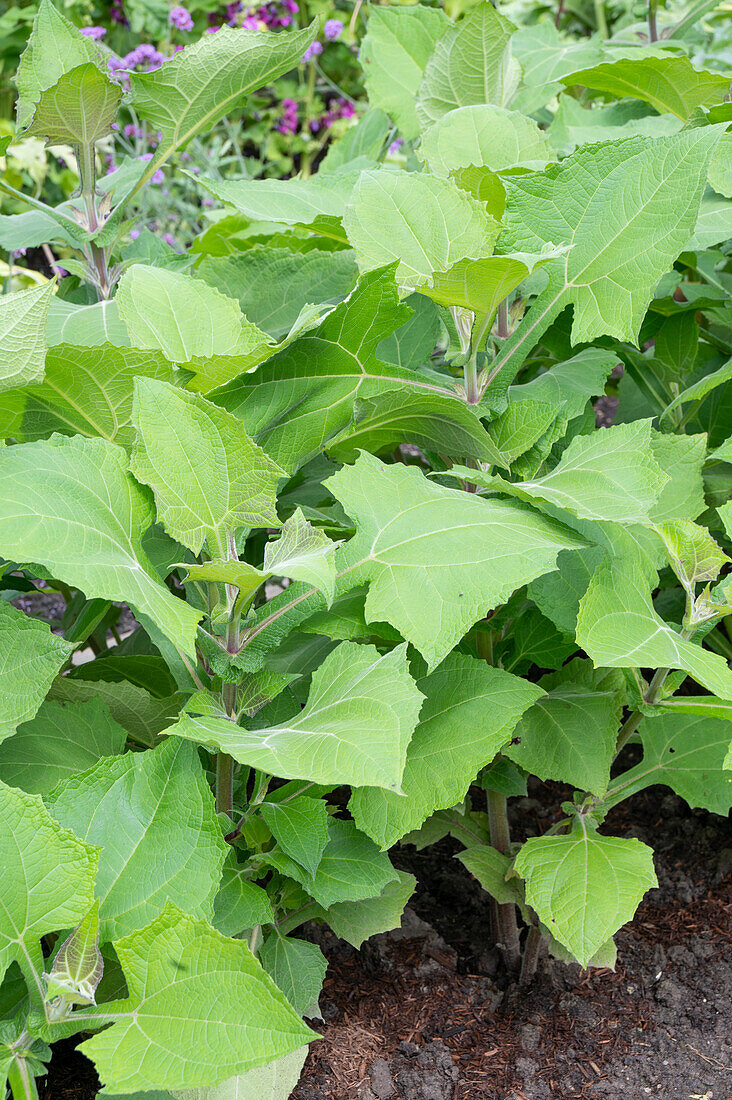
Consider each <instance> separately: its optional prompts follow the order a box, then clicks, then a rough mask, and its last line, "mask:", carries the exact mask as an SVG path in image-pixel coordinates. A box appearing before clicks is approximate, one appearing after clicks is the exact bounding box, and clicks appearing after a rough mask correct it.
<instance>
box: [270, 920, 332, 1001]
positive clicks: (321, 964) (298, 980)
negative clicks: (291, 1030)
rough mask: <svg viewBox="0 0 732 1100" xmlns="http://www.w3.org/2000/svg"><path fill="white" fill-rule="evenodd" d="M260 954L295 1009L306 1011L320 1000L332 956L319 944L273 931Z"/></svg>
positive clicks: (272, 976) (271, 975)
mask: <svg viewBox="0 0 732 1100" xmlns="http://www.w3.org/2000/svg"><path fill="white" fill-rule="evenodd" d="M258 957H259V961H260V962H261V964H262V966H263V967H264V969H265V970H266V971H267V973H268V974H269V975H270V977H271V978H273V979H274V981H275V982H276V984H277V985H278V986H279V988H280V989H281V990H282V992H283V993H284V995H285V996H286V997H287V999H288V1001H289V1002H290V1004H291V1005H292V1007H293V1008H294V1009H295V1012H297V1013H299V1014H300V1015H303V1013H305V1012H307V1010H308V1009H309V1008H312V1006H313V1005H316V1004H317V1003H318V998H319V996H320V991H321V990H322V988H323V981H324V979H325V972H326V970H327V969H328V960H327V959H326V957H325V955H324V954H323V952H322V951H321V950H320V948H319V947H318V945H317V944H315V943H308V942H307V941H306V940H297V939H293V937H292V936H283V935H282V934H281V933H279V932H273V933H272V934H271V935H270V936H268V937H267V939H266V940H265V941H264V943H263V944H262V946H261V947H260V949H259V952H258Z"/></svg>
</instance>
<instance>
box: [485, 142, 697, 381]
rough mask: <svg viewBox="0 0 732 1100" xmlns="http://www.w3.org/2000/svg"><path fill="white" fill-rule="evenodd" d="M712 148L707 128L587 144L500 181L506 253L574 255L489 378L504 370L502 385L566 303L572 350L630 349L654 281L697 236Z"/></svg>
mask: <svg viewBox="0 0 732 1100" xmlns="http://www.w3.org/2000/svg"><path fill="white" fill-rule="evenodd" d="M718 139H719V131H718V130H716V129H715V128H714V127H711V126H707V127H703V128H701V129H695V130H687V131H682V132H681V133H679V134H674V135H672V136H670V137H666V138H660V139H658V140H657V141H654V140H652V139H650V138H640V137H638V138H630V139H629V140H628V141H624V142H609V143H607V144H604V145H591V146H587V147H585V148H583V149H579V150H578V151H577V152H576V153H573V154H572V156H570V157H567V158H566V160H564V161H562V163H561V164H560V165H557V166H552V167H550V168H548V169H547V170H546V171H545V172H542V173H525V174H523V175H520V176H512V177H505V178H504V185H505V188H506V192H507V199H506V220H507V224H508V228H507V230H506V232H505V234H504V236H503V237H502V242H501V243H502V247H504V248H506V249H511V250H514V249H515V250H518V251H524V252H538V251H540V250H541V248H542V247H543V246H545V245H547V244H549V243H550V244H552V245H553V246H557V245H569V246H571V247H570V250H569V251H568V252H567V253H566V255H565V256H564V258H563V259H561V260H555V261H554V263H553V265H552V266H551V267H549V268H547V270H548V271H550V272H551V274H550V278H549V282H548V285H547V287H546V289H545V290H543V291H542V292H541V294H540V295H539V296H538V298H537V299H536V301H535V302H534V304H533V305H532V307H531V309H530V311H529V313H528V314H527V316H526V318H525V319H524V320H523V321H522V323H521V324H520V325H519V326H518V328H517V329H516V331H515V333H514V335H513V336H511V337H509V339H508V340H506V341H505V343H504V344H503V346H502V348H501V350H500V351H499V353H498V355H497V357H496V359H495V361H494V363H493V365H492V367H491V372H490V377H491V378H494V377H495V376H496V375H497V374H499V373H500V372H501V371H503V370H504V368H505V376H507V375H508V374H509V373H510V370H511V369H512V368H513V366H514V365H515V364H516V363H518V362H519V361H523V359H524V357H525V355H526V354H527V352H528V351H529V350H530V349H531V348H532V347H534V346H535V344H536V343H537V341H538V339H539V338H540V336H541V335H542V333H543V332H544V331H545V329H546V328H547V326H548V325H549V323H550V322H551V320H553V318H554V317H556V316H557V314H558V313H559V312H560V311H561V310H562V309H564V308H565V307H566V306H567V305H570V304H572V305H573V306H574V317H573V324H572V334H571V335H572V342H573V343H579V342H581V341H589V340H592V339H594V338H595V337H596V336H601V335H609V336H615V337H616V338H617V339H619V340H630V341H633V342H635V341H636V339H637V336H638V331H639V329H640V325H641V322H642V320H643V317H644V314H645V312H646V309H647V306H648V303H649V301H650V299H651V296H652V294H653V290H654V288H655V286H656V284H657V282H658V280H659V279H660V277H661V276H662V275H663V274H665V273H666V271H667V270H668V269H669V267H670V266H671V264H672V263H673V261H674V260H675V259H676V257H677V256H678V254H679V253H680V252H681V251H682V249H683V248H685V247H686V246H687V244H688V241H689V237H690V236H691V233H692V232H693V229H694V225H695V223H696V219H697V215H698V211H699V202H700V200H701V195H702V192H703V190H704V185H705V181H706V173H707V168H708V164H709V158H710V157H711V154H712V151H713V148H714V145H715V143H716V141H717V140H718ZM558 210H561V211H562V216H561V218H558V217H557V211H558ZM640 238H642V239H643V242H644V248H643V249H641V250H640V251H639V249H638V240H639V239H640ZM510 380H511V379H510V378H509V381H510Z"/></svg>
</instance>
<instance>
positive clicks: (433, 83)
mask: <svg viewBox="0 0 732 1100" xmlns="http://www.w3.org/2000/svg"><path fill="white" fill-rule="evenodd" d="M515 29H516V28H515V27H514V25H513V23H510V22H509V21H508V19H505V18H504V17H503V16H502V15H500V14H499V13H498V12H497V11H496V9H495V8H494V7H493V5H492V4H491V3H490V2H489V0H479V3H477V4H476V5H475V6H474V7H473V8H472V9H471V10H470V11H468V12H467V14H466V15H464V16H463V18H462V19H461V20H460V21H459V22H458V23H455V24H453V25H452V26H451V27H450V28H449V29H448V30H447V31H446V32H445V34H444V35H442V37H441V38H440V39H439V41H438V42H437V45H436V46H435V49H434V52H433V54H432V56H431V57H430V59H429V61H428V62H427V65H426V66H425V71H424V77H423V79H422V83H421V85H420V89H419V96H418V98H417V118H418V119H419V124H420V129H421V130H423V131H424V130H426V129H427V127H428V126H430V125H431V124H432V123H433V122H436V121H437V119H439V118H442V116H443V115H445V114H447V112H448V111H452V110H453V109H454V108H455V107H467V106H469V105H470V104H473V103H495V104H497V105H498V106H503V105H504V104H506V103H507V102H508V100H509V99H510V97H511V95H512V93H513V92H514V90H515V88H516V84H517V83H518V76H519V72H518V66H517V64H516V62H515V61H513V59H512V57H511V50H510V47H509V41H510V38H511V35H512V34H513V32H514V30H515Z"/></svg>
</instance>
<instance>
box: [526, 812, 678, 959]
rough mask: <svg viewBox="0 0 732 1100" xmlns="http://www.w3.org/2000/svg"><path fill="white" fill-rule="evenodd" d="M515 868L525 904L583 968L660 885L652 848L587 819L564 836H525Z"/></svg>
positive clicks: (578, 823)
mask: <svg viewBox="0 0 732 1100" xmlns="http://www.w3.org/2000/svg"><path fill="white" fill-rule="evenodd" d="M514 866H515V869H516V871H517V872H518V874H519V875H521V877H522V878H523V879H525V881H526V901H527V903H528V904H529V905H530V906H531V907H532V909H535V910H536V912H537V914H538V916H539V919H540V920H541V921H542V922H543V923H544V924H545V925H546V926H547V928H548V929H549V930H550V931H551V934H552V935H553V936H554V938H555V939H556V940H558V941H559V943H561V944H563V945H564V946H565V947H566V948H567V949H568V950H569V951H570V952H571V954H572V955H573V957H574V958H575V959H576V960H577V961H578V962H579V963H580V964H581V965H582V966H587V965H588V964H589V961H590V959H591V958H592V957H593V955H594V954H595V953H596V952H597V951H598V950H599V949H600V947H601V946H602V945H603V944H604V943H605V941H606V940H608V939H609V938H610V937H611V936H613V935H614V934H615V932H617V931H618V929H619V928H621V927H622V926H623V925H624V924H626V923H627V921H629V920H630V919H631V917H632V916H633V914H634V912H635V910H636V907H637V906H638V903H639V902H640V901H641V899H642V898H643V895H644V894H645V893H646V891H647V890H650V889H652V888H653V887H654V886H657V885H658V880H657V879H656V876H655V874H654V871H653V853H652V851H651V849H650V848H648V847H647V846H646V845H645V844H641V842H640V841H639V840H623V839H621V838H620V837H610V836H601V835H600V834H599V833H597V832H594V831H590V830H589V828H588V826H587V824H586V823H585V822H584V821H579V822H577V824H575V826H574V827H573V829H572V832H571V833H570V834H568V835H566V836H541V837H532V838H531V839H530V840H527V841H526V842H525V844H524V845H523V846H522V848H521V850H520V851H519V854H518V856H517V857H516V862H515V865H514Z"/></svg>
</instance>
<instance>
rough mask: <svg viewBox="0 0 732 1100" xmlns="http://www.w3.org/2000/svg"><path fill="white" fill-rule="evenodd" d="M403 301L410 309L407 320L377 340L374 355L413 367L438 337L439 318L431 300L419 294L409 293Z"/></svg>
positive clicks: (397, 364) (432, 349)
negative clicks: (377, 344)
mask: <svg viewBox="0 0 732 1100" xmlns="http://www.w3.org/2000/svg"><path fill="white" fill-rule="evenodd" d="M404 304H405V305H407V306H409V308H410V309H411V310H413V313H412V316H411V317H410V318H409V320H407V321H405V323H404V324H403V325H400V326H399V328H398V329H396V331H395V332H394V333H392V335H391V336H387V337H386V338H385V339H384V340H382V341H381V343H380V344H379V346H378V347H377V349H376V355H377V356H378V358H379V359H382V360H383V361H384V362H385V363H394V365H395V366H397V367H406V368H407V369H408V370H412V371H413V370H415V368H417V367H420V366H421V365H422V364H423V363H424V362H425V361H426V360H427V359H429V357H430V355H432V352H433V351H434V350H435V346H436V344H437V341H438V339H439V337H440V329H441V321H440V316H439V313H438V312H437V307H436V305H435V303H434V302H431V301H430V300H429V298H426V297H425V296H424V295H423V294H416V293H415V294H410V295H408V296H407V297H406V298H405V299H404Z"/></svg>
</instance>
